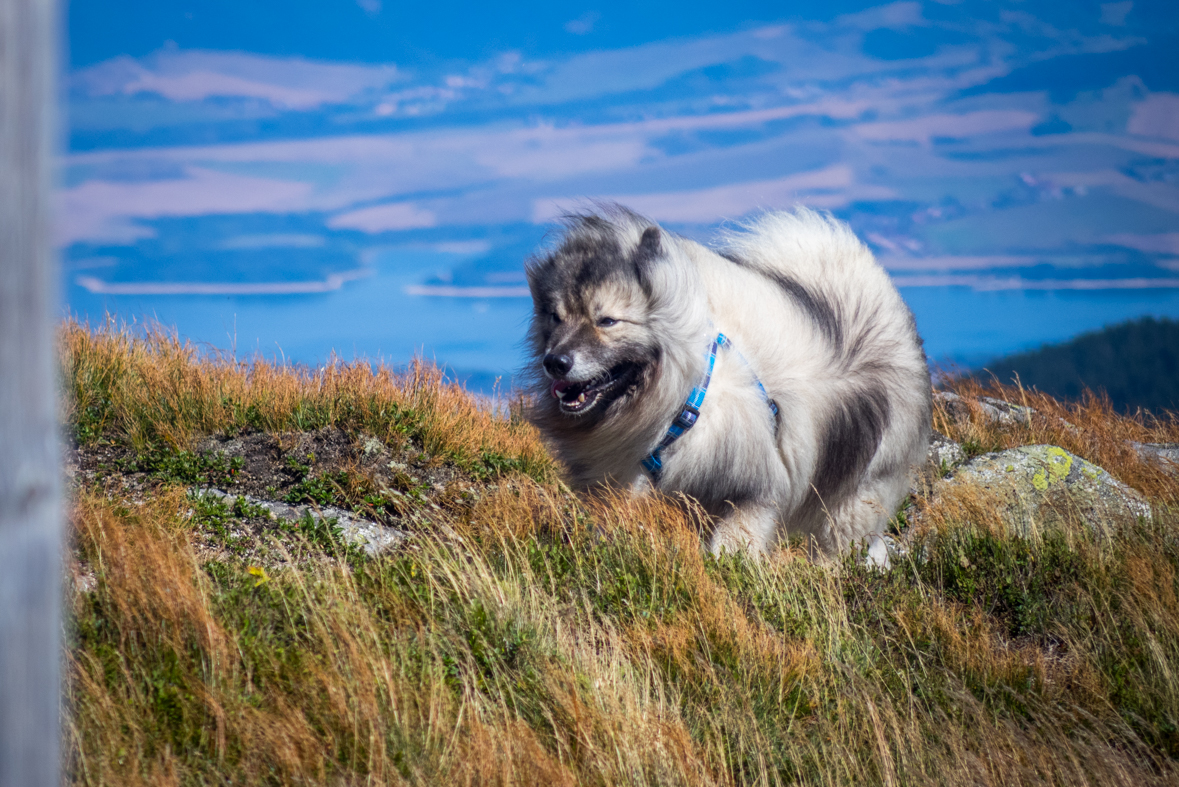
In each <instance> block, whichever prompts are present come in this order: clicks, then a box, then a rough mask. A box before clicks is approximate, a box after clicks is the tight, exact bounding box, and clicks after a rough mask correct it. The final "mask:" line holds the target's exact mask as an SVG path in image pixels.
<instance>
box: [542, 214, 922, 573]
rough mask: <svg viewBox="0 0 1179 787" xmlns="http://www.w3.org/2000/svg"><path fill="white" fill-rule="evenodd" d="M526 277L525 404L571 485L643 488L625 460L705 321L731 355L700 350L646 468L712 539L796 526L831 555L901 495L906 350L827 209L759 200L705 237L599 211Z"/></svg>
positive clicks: (640, 454) (644, 439) (762, 544)
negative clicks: (690, 415)
mask: <svg viewBox="0 0 1179 787" xmlns="http://www.w3.org/2000/svg"><path fill="white" fill-rule="evenodd" d="M528 281H529V286H530V287H531V290H532V297H533V304H534V307H535V310H534V314H533V319H532V325H531V328H530V331H529V342H530V346H531V350H532V355H533V358H532V362H531V363H530V364H529V366H528V369H527V372H528V373H529V374H530V375H531V377H532V381H533V385H532V388H533V393H534V401H533V406H532V410H531V417H532V420H533V421H534V423H536V425H537V426H538V427H539V428H540V429H541V431H542V432H543V433H544V434H545V436H546V437H547V438H548V440H549V441H550V442H551V444H552V446H553V447H554V449H555V451H556V453H557V455H558V457H559V458H560V459H561V460H562V461H563V462H564V463H565V465H566V466H567V467H568V470H569V474H570V477H571V481H572V482H573V483H574V485H575V486H577V487H578V488H581V489H590V488H593V487H596V486H600V485H607V484H609V485H620V486H629V487H631V488H632V489H634V490H635V491H636V492H637V493H643V492H645V491H647V490H649V489H650V488H651V485H650V481H649V480H648V478H647V476H646V475H645V474H644V473H643V471H642V468H641V464H640V463H641V461H642V460H643V459H644V457H646V456H647V455H648V454H649V453H650V452H651V450H652V449H653V448H654V447H655V446H656V445H658V443H659V441H660V440H661V439H662V437H663V435H664V434H665V433H666V431H667V428H668V425H669V424H670V423H671V421H672V419H673V418H675V417H676V415H677V414H678V413H679V412H680V409H681V408H682V406H683V403H684V401H685V397H686V396H687V395H688V394H689V392H690V391H691V390H692V387H693V386H694V385H695V384H696V383H697V381H698V380H699V379H700V376H701V374H702V372H703V368H704V364H705V363H706V360H707V359H706V354H705V353H702V352H701V348H704V347H706V346H707V343H708V342H709V341H711V338H712V336H715V334H716V332H717V331H720V332H723V333H724V334H725V335H726V336H728V337H730V338H731V339H732V341H733V343H734V345H735V346H737V347H739V348H740V349H741V353H742V355H743V356H744V358H745V361H744V362H743V361H742V360H741V359H740V358H738V357H733V355H732V354H730V353H722V354H720V355H719V356H718V357H717V359H716V367H715V369H714V371H713V376H712V381H711V383H710V386H709V389H708V398H707V400H706V402H705V403H704V405H703V406H702V408H701V413H700V418H699V421H698V422H697V424H696V425H695V426H694V428H693V429H692V430H691V431H689V432H687V433H685V435H684V436H683V437H682V438H681V439H679V440H677V441H676V442H675V443H674V444H672V445H671V446H669V447H668V449H667V450H666V452H665V453H664V454H663V457H662V460H663V469H662V475H661V477H660V480H659V488H660V489H661V490H662V491H665V492H672V493H674V492H683V493H685V494H687V495H689V496H691V497H693V498H695V499H696V500H697V501H699V502H700V504H701V505H702V506H703V507H704V509H705V510H706V511H708V513H709V514H710V515H711V516H712V518H713V520H714V522H715V527H714V529H713V532H712V534H711V548H712V549H713V550H719V549H725V548H729V549H736V548H752V549H754V550H757V551H763V550H766V549H768V548H769V547H771V546H772V545H773V544H774V543H775V542H776V540H777V539H778V538H780V537H782V536H784V535H787V534H798V535H801V536H803V537H804V538H805V539H806V540H807V541H808V543H809V545H810V547H811V548H812V549H813V550H815V551H817V552H821V553H825V554H835V553H838V552H839V551H841V550H843V549H846V548H847V547H849V546H850V545H851V544H853V543H855V542H859V541H860V540H861V539H873V538H875V537H876V536H877V535H878V534H879V533H880V532H881V530H882V528H883V526H884V524H885V522H886V521H887V519H888V517H889V515H890V514H892V512H893V511H894V510H895V509H896V507H897V505H898V504H899V503H900V501H901V500H902V499H903V497H904V495H905V494H906V491H907V489H908V486H909V476H910V472H911V468H912V467H913V466H914V465H916V464H917V463H918V462H920V461H921V459H922V457H923V456H924V453H925V449H926V445H927V444H928V441H929V429H930V409H931V402H930V385H929V372H928V368H927V366H926V362H925V354H924V353H923V352H922V349H921V341H920V339H919V338H918V336H917V331H916V327H915V325H914V323H913V317H912V314H911V313H910V311H909V309H908V307H907V306H906V305H905V303H904V302H903V301H902V300H901V297H900V295H899V294H898V293H897V291H896V288H895V287H893V285H892V282H891V281H890V280H889V278H888V275H887V274H886V273H885V272H884V270H883V269H882V268H881V267H880V266H879V265H878V264H877V263H876V261H875V260H874V259H873V257H872V254H871V252H870V251H869V250H868V249H867V248H866V247H865V246H864V245H863V244H862V243H860V241H859V240H858V239H857V238H856V237H855V235H854V234H852V232H851V231H850V230H849V229H848V228H847V227H846V226H845V225H843V224H842V223H840V222H837V221H836V220H834V219H833V218H831V217H830V216H827V215H823V214H819V213H815V212H813V211H810V210H806V209H803V208H799V209H797V210H795V211H794V212H791V213H767V214H765V215H763V216H762V217H761V218H759V219H757V220H755V221H754V222H752V223H751V224H749V225H748V226H747V227H745V228H744V229H743V230H742V231H740V232H734V233H730V234H727V235H725V236H724V237H723V238H722V239H721V242H720V244H719V246H718V247H717V248H716V249H715V250H713V249H708V248H705V247H703V246H701V245H699V244H697V243H694V242H692V241H689V240H686V239H684V238H680V237H678V236H675V235H673V234H671V233H668V232H666V231H664V230H662V229H660V228H659V227H657V226H655V225H654V224H652V223H651V222H649V221H647V220H645V219H643V218H641V217H639V216H637V215H635V214H633V213H631V212H629V211H627V210H625V209H624V208H618V207H614V208H609V209H605V210H603V211H602V213H601V214H588V215H581V216H576V217H572V218H571V219H570V220H569V222H568V225H567V227H566V230H565V232H564V234H563V235H562V236H561V238H560V240H559V242H558V244H557V245H556V247H555V248H554V249H553V250H552V251H551V252H550V253H548V254H546V255H545V256H543V257H539V258H537V259H534V260H532V261H530V262H529V264H528ZM546 368H547V370H548V371H546ZM757 378H760V380H761V382H762V383H763V385H764V387H765V390H766V393H768V396H769V397H770V399H772V400H773V401H774V402H776V403H777V405H778V408H779V412H778V415H777V419H776V420H777V423H775V422H774V420H775V419H774V415H773V413H772V412H771V411H770V410H769V409H768V408H767V407H766V404H765V398H764V395H763V394H762V392H761V390H759V388H758V386H757V385H756V384H755V380H756V379H757Z"/></svg>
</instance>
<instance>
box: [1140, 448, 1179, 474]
mask: <svg viewBox="0 0 1179 787" xmlns="http://www.w3.org/2000/svg"><path fill="white" fill-rule="evenodd" d="M1130 447H1131V448H1133V449H1134V451H1135V452H1137V454H1138V458H1139V459H1141V460H1142V461H1144V462H1151V463H1153V464H1156V465H1158V466H1159V469H1161V470H1162V471H1163V472H1165V473H1170V474H1171V475H1179V443H1135V442H1133V441H1130Z"/></svg>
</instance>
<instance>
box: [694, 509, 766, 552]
mask: <svg viewBox="0 0 1179 787" xmlns="http://www.w3.org/2000/svg"><path fill="white" fill-rule="evenodd" d="M777 527H778V519H777V509H776V508H775V507H774V506H772V505H765V504H761V503H744V504H742V505H740V506H735V505H730V508H729V511H728V513H726V514H725V515H724V516H721V517H718V518H717V522H716V527H715V528H714V529H713V531H712V540H711V543H709V545H708V549H709V551H710V552H712V553H713V554H714V555H719V554H720V553H721V552H744V551H748V552H751V553H753V554H756V555H764V554H765V553H766V552H768V551H769V550H770V546H771V545H773V543H774V536H775V532H776V530H777Z"/></svg>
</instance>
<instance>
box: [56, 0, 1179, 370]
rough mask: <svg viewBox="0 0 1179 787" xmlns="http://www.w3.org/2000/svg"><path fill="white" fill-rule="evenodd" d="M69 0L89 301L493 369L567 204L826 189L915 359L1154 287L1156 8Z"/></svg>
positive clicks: (68, 161)
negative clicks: (872, 257) (875, 268)
mask: <svg viewBox="0 0 1179 787" xmlns="http://www.w3.org/2000/svg"><path fill="white" fill-rule="evenodd" d="M69 13H70V17H69V37H70V67H69V70H68V117H69V150H68V152H67V154H66V155H65V159H64V162H63V167H62V185H61V192H60V197H61V205H62V221H61V226H60V231H59V237H60V242H61V244H62V246H63V249H64V250H65V251H64V254H65V275H66V300H67V302H68V304H69V306H70V308H72V309H74V310H75V311H77V312H80V313H83V314H85V315H87V316H89V317H90V318H92V319H98V318H100V317H101V315H102V313H103V312H105V311H113V312H115V313H116V314H118V315H119V316H120V317H122V318H124V319H133V318H134V319H141V318H143V317H154V318H156V319H159V320H161V321H163V322H166V323H169V324H175V325H177V326H178V328H179V329H180V331H181V332H182V333H184V334H185V335H188V336H191V337H193V338H195V339H198V340H201V341H206V342H210V343H213V344H216V345H218V346H226V345H227V344H233V345H235V346H236V347H238V348H239V349H240V350H242V351H254V350H260V351H262V352H265V353H268V354H269V353H272V352H280V353H282V354H283V355H284V357H290V358H294V359H296V360H305V361H309V362H313V361H315V360H317V359H321V358H323V357H325V356H326V355H327V354H328V353H329V352H330V351H332V350H334V351H336V352H337V353H339V354H341V355H343V356H345V357H351V356H352V355H353V354H361V355H368V356H379V357H383V358H386V359H388V360H392V361H395V362H402V361H404V360H405V359H407V358H408V357H409V355H411V354H412V353H414V352H419V353H425V354H427V355H432V356H433V357H435V358H437V359H438V360H440V361H441V362H443V363H446V364H448V365H451V366H453V367H454V368H456V369H459V370H462V371H464V372H466V373H469V374H472V375H475V376H476V377H477V378H478V379H480V380H485V379H489V378H490V377H493V376H496V375H505V374H509V373H510V371H511V369H512V368H513V367H514V365H515V363H517V362H518V358H517V356H518V350H517V342H518V340H519V337H520V335H521V334H522V331H523V323H524V320H525V319H526V316H527V311H528V301H527V298H526V297H525V291H524V282H523V276H522V261H523V259H524V257H525V256H526V255H527V254H528V253H529V251H530V250H531V249H533V248H535V246H536V245H537V244H538V243H541V242H543V240H544V238H545V233H546V231H547V230H548V229H549V228H550V226H551V220H552V219H553V218H554V217H556V216H558V215H559V214H560V213H561V212H562V211H564V210H568V209H569V208H570V207H575V206H577V205H581V204H585V203H584V200H585V199H586V198H599V199H601V198H605V199H616V200H619V201H622V202H624V203H626V204H628V205H630V206H632V207H634V208H636V209H638V210H639V211H641V212H645V213H647V214H648V215H650V216H651V217H652V218H654V219H657V220H659V221H660V222H662V223H664V224H665V225H666V226H668V227H670V228H672V229H674V230H676V231H679V232H681V233H683V234H685V235H688V236H691V237H700V238H707V237H708V236H709V235H710V234H711V233H712V232H713V231H714V230H715V228H716V227H718V226H720V225H722V224H724V223H726V222H733V221H738V220H740V219H741V218H742V217H743V216H747V215H749V214H751V213H752V212H755V211H757V210H759V209H765V208H781V207H788V206H789V205H791V204H793V203H795V202H802V203H805V204H809V205H812V206H814V207H820V208H825V209H829V210H831V211H833V212H834V213H835V214H836V215H838V216H840V217H841V218H844V219H846V220H848V221H849V222H851V224H852V225H853V227H854V228H855V229H856V230H857V232H859V233H860V235H861V236H862V237H864V238H866V239H867V241H868V242H869V243H870V244H871V245H872V247H873V248H874V250H875V251H876V253H877V255H878V256H879V258H880V259H881V262H882V263H883V264H884V265H885V266H886V267H887V268H888V269H889V271H890V272H891V273H892V275H893V277H894V280H895V281H896V283H897V284H898V285H899V286H900V287H901V288H902V292H904V293H905V294H906V297H907V298H908V299H909V300H910V302H911V303H913V304H914V310H915V311H916V313H917V317H918V322H919V325H920V326H921V328H922V330H923V332H924V333H925V335H926V339H927V343H928V346H929V347H930V349H931V355H933V356H934V357H935V358H939V359H947V360H956V361H960V362H968V363H974V362H978V361H981V360H984V359H985V358H987V357H992V356H994V355H998V354H1000V353H1002V352H1007V351H1010V350H1013V349H1019V348H1023V347H1027V346H1034V345H1035V344H1037V343H1039V342H1041V341H1050V340H1056V339H1061V338H1065V337H1067V336H1068V335H1070V334H1071V333H1073V332H1076V331H1078V330H1084V329H1086V328H1092V327H1098V326H1100V325H1101V324H1104V323H1106V322H1114V321H1117V320H1119V319H1125V318H1127V317H1129V316H1134V315H1136V314H1142V313H1161V314H1179V295H1177V293H1179V58H1176V57H1175V55H1174V53H1175V52H1176V51H1179V50H1177V47H1179V14H1176V12H1174V11H1172V10H1171V8H1170V7H1169V5H1168V4H1165V3H1145V2H1141V0H1132V1H1130V0H1126V1H1125V2H1116V3H1067V4H1065V3H1046V2H1031V1H1029V2H961V3H942V2H925V3H921V2H896V3H891V4H867V3H795V4H789V5H777V4H775V5H771V4H765V3H749V2H745V3H729V4H725V5H723V7H722V6H721V4H716V3H695V4H693V3H680V4H675V5H672V4H648V5H644V6H642V7H641V8H639V9H637V10H636V9H634V8H631V7H630V6H629V4H628V5H624V4H621V3H615V4H607V3H590V4H569V5H560V6H554V5H553V4H527V3H525V4H521V3H516V4H511V5H510V7H505V8H497V7H495V6H494V5H489V4H457V3H449V4H448V3H433V4H420V3H418V4H412V5H411V4H397V3H391V2H386V1H384V0H357V1H356V2H346V1H345V0H340V1H339V2H333V3H327V2H284V3H273V2H255V3H228V2H191V3H184V2H180V3H177V2H170V1H169V0H164V1H163V2H152V3H147V2H114V3H112V2H104V3H98V2H94V1H93V0H80V1H79V2H74V3H72V4H71V6H70V12H69ZM966 320H973V323H966V322H965V321H966ZM972 326H973V328H972Z"/></svg>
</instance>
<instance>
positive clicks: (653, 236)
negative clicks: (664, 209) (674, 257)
mask: <svg viewBox="0 0 1179 787" xmlns="http://www.w3.org/2000/svg"><path fill="white" fill-rule="evenodd" d="M662 255H663V233H662V231H660V229H659V228H658V227H647V229H645V230H643V237H641V238H639V247H638V248H637V249H635V256H634V266H635V272H636V273H637V274H638V276H639V283H640V284H642V285H643V289H644V290H646V289H648V284H647V282H648V278H647V274H648V273H650V270H651V266H652V265H654V264H655V262H656V260H658V259H659V258H660V257H661V256H662Z"/></svg>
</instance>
